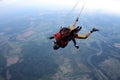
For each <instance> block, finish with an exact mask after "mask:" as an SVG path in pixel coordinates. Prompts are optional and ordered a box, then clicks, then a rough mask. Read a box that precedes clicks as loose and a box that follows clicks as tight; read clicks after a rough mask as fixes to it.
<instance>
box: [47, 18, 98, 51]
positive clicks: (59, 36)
mask: <svg viewBox="0 0 120 80" xmlns="http://www.w3.org/2000/svg"><path fill="white" fill-rule="evenodd" d="M77 22H78V18H77V19H76V20H75V22H74V23H73V25H72V26H71V27H70V28H67V27H64V28H62V29H61V30H60V31H59V32H58V33H56V34H54V36H51V37H49V39H55V40H56V41H55V42H54V46H53V49H54V50H57V49H59V48H60V47H61V48H64V47H66V46H67V44H68V42H69V41H71V40H72V41H73V43H74V46H75V47H76V48H79V46H78V45H77V44H76V40H75V38H77V39H87V38H88V37H89V36H90V34H91V33H93V32H96V31H99V30H98V29H96V28H93V29H92V30H91V31H90V32H88V33H87V34H85V35H80V34H78V32H79V31H80V30H81V29H82V27H81V26H78V27H77V28H75V26H76V23H77Z"/></svg>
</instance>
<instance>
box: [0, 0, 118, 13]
mask: <svg viewBox="0 0 120 80" xmlns="http://www.w3.org/2000/svg"><path fill="white" fill-rule="evenodd" d="M83 1H85V8H84V10H85V11H88V12H96V11H100V12H105V13H111V14H117V15H120V0H80V2H79V4H78V6H77V9H80V7H81V5H83ZM76 2H78V0H0V11H1V10H5V9H8V8H18V7H37V8H39V9H50V10H56V9H58V10H59V9H60V10H64V9H70V8H72V7H73V6H74V5H75V4H76Z"/></svg>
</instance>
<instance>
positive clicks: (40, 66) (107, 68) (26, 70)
mask: <svg viewBox="0 0 120 80" xmlns="http://www.w3.org/2000/svg"><path fill="white" fill-rule="evenodd" d="M17 1H18V2H17ZM36 1H37V2H34V4H35V5H36V4H37V5H36V6H34V5H31V3H32V2H33V0H30V3H27V2H29V0H26V1H24V0H21V1H20V0H11V1H8V0H0V12H1V13H0V80H120V15H118V14H115V13H110V14H108V12H107V13H105V12H102V11H93V12H92V11H91V12H89V11H87V10H86V8H87V7H86V8H85V10H83V12H82V14H81V16H80V18H79V21H78V23H77V26H78V25H80V26H82V30H81V31H80V32H79V34H85V33H87V32H89V31H90V30H91V29H92V28H93V27H96V28H98V29H99V30H100V31H99V32H96V33H94V34H91V36H90V37H89V38H87V39H85V40H83V39H77V44H78V45H79V49H76V48H75V47H74V46H73V43H72V42H69V44H68V45H67V47H65V48H60V49H58V50H53V42H54V40H52V41H51V40H49V39H48V37H50V36H51V35H53V34H54V33H56V32H58V31H59V29H60V27H61V24H62V21H63V19H64V18H65V16H66V14H68V12H69V11H70V9H71V8H72V6H73V5H74V3H73V5H72V6H71V5H70V3H69V1H68V0H66V2H67V1H68V4H69V5H70V6H71V7H70V6H68V7H65V9H63V8H59V9H58V8H55V9H51V8H53V7H55V6H58V7H60V6H62V5H60V4H59V5H57V2H55V3H54V4H56V5H54V6H51V5H50V7H49V5H47V8H45V7H44V8H43V6H44V5H45V2H44V1H43V5H42V4H41V7H40V6H38V5H39V4H38V2H39V1H38V0H36ZM40 1H41V0H40ZM46 1H48V0H46ZM56 1H57V0H56ZM58 1H60V0H58ZM61 1H63V2H64V0H61ZM71 1H72V0H71ZM76 1H77V0H76ZM87 1H88V0H86V6H87ZM92 1H94V0H92ZM96 1H98V0H96ZM101 1H103V0H101ZM106 1H108V0H105V2H106ZM110 1H112V0H110ZM116 1H117V0H116ZM118 2H119V3H120V1H118ZM23 3H24V4H23ZM41 3H42V2H41ZM50 3H52V2H50ZM61 3H62V2H61ZM71 3H72V2H71ZM48 4H49V3H48ZM64 4H65V5H66V3H64ZM64 4H63V5H64ZM45 6H46V5H45ZM80 9H81V8H79V10H80ZM78 13H79V11H78V10H74V12H72V13H71V14H70V15H69V16H68V18H67V19H66V22H65V24H64V26H71V25H72V23H73V21H74V20H75V18H76V15H78Z"/></svg>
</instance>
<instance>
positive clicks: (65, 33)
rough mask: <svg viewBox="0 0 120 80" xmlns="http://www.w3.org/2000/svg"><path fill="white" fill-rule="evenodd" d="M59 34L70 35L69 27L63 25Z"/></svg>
mask: <svg viewBox="0 0 120 80" xmlns="http://www.w3.org/2000/svg"><path fill="white" fill-rule="evenodd" d="M60 34H61V35H62V37H65V36H68V35H70V28H67V27H64V28H62V29H61V30H60Z"/></svg>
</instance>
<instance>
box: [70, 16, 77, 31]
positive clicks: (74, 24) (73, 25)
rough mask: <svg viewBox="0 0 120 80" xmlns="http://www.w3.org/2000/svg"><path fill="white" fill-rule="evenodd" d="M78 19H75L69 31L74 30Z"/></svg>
mask: <svg viewBox="0 0 120 80" xmlns="http://www.w3.org/2000/svg"><path fill="white" fill-rule="evenodd" d="M78 19H79V18H78V17H77V18H76V20H75V22H74V23H73V24H72V26H71V27H70V29H71V30H73V29H75V26H76V23H77V22H78Z"/></svg>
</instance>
